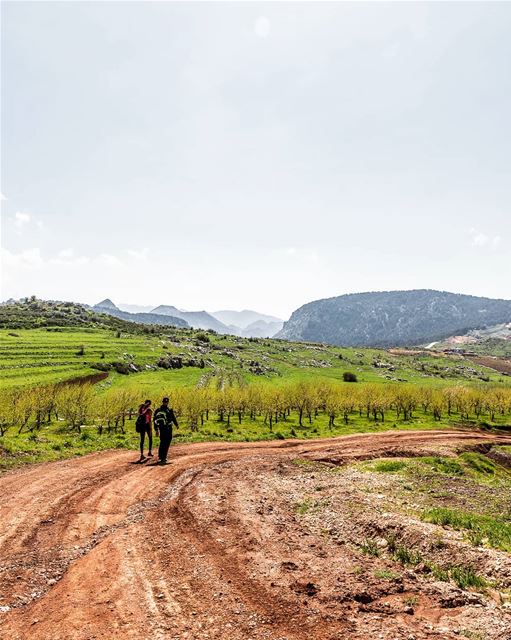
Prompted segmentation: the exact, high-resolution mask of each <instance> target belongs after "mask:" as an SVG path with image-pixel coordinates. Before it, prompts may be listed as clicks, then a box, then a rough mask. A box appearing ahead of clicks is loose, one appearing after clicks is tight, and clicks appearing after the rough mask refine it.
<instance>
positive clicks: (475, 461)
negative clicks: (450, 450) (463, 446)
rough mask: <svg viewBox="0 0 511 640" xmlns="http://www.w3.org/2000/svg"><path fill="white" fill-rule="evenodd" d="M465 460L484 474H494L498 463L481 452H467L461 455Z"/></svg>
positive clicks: (473, 469) (473, 468) (474, 469)
mask: <svg viewBox="0 0 511 640" xmlns="http://www.w3.org/2000/svg"><path fill="white" fill-rule="evenodd" d="M460 458H461V459H462V460H463V462H464V463H465V464H466V465H467V467H469V469H471V470H472V471H475V472H476V473H478V474H480V475H484V476H494V475H495V473H496V471H497V465H496V464H495V462H493V460H490V459H489V458H487V457H486V456H484V455H482V454H481V453H474V452H465V453H462V454H461V455H460Z"/></svg>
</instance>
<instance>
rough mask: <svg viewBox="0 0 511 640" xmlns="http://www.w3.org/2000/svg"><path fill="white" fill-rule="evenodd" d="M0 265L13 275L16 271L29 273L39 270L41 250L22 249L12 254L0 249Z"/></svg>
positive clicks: (41, 260) (41, 262) (41, 261)
mask: <svg viewBox="0 0 511 640" xmlns="http://www.w3.org/2000/svg"><path fill="white" fill-rule="evenodd" d="M1 255H2V265H3V266H4V267H5V268H6V270H10V271H11V272H12V273H13V274H15V273H16V271H18V270H23V271H27V270H28V271H30V270H36V269H40V268H41V266H42V265H43V259H42V257H41V250H40V249H38V248H33V249H24V250H23V251H20V252H19V253H12V252H11V251H9V250H8V249H2V254H1Z"/></svg>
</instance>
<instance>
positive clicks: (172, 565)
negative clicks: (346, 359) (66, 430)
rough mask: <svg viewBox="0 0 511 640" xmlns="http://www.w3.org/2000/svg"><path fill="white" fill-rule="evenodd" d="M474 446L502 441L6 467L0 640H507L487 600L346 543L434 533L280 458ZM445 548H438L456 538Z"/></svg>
mask: <svg viewBox="0 0 511 640" xmlns="http://www.w3.org/2000/svg"><path fill="white" fill-rule="evenodd" d="M485 443H488V444H495V443H500V444H510V443H511V439H510V438H507V439H506V438H505V437H498V436H493V435H489V434H484V433H478V432H477V433H474V432H468V431H427V432H391V433H379V434H367V435H360V436H348V437H344V438H335V439H331V440H317V441H284V442H280V443H275V442H266V443H246V444H234V443H233V444H224V445H222V444H218V443H208V444H195V445H181V446H176V447H174V448H173V449H172V463H171V464H170V465H168V466H167V467H158V466H148V465H145V466H140V465H135V464H131V463H132V461H133V457H134V454H131V453H129V452H120V451H110V452H106V453H101V454H94V455H91V456H87V457H84V458H80V459H75V460H68V461H64V462H58V463H52V464H45V465H38V466H34V467H32V468H29V469H23V470H20V471H15V472H10V473H7V474H5V475H3V476H2V477H1V478H0V495H1V503H0V637H1V638H2V639H3V638H5V639H7V638H9V639H13V640H21V639H23V640H26V639H27V638H33V639H41V640H43V639H44V640H51V639H59V640H60V639H66V640H78V639H79V640H92V639H93V638H94V639H98V638H104V639H112V638H121V637H122V638H176V639H177V638H179V639H182V638H193V639H195V638H197V639H199V638H200V639H202V638H218V639H220V638H222V639H223V638H230V639H234V640H238V639H239V640H242V639H243V640H245V639H247V638H251V639H253V640H259V639H274V640H278V639H289V640H291V639H293V640H302V639H303V640H305V639H307V640H310V639H311V638H318V639H323V638H324V639H332V640H333V639H336V638H338V639H340V638H343V639H348V638H352V639H362V638H369V637H374V638H381V639H385V640H387V639H388V640H390V639H391V638H392V639H395V638H399V639H401V638H402V639H405V638H406V639H409V640H411V639H412V638H414V639H415V640H421V639H423V638H433V637H436V638H454V637H460V634H462V633H464V632H465V631H467V633H468V632H469V631H470V630H471V629H476V630H475V631H474V632H473V633H479V631H478V629H481V628H482V629H483V630H484V633H486V634H487V636H481V637H488V638H506V637H509V638H511V614H510V613H509V609H506V607H505V606H502V602H498V601H497V600H496V598H495V597H492V594H491V593H490V594H486V595H484V594H481V593H476V592H471V591H466V590H461V589H459V588H457V587H455V586H454V585H453V584H452V583H447V582H437V581H435V580H433V579H432V578H431V576H430V575H426V574H425V575H424V577H422V576H421V575H418V574H417V571H411V570H408V569H405V568H403V570H402V571H399V572H394V573H396V575H394V574H393V572H392V571H391V569H392V567H391V566H390V564H389V562H390V561H389V560H385V559H383V558H380V557H372V556H368V555H366V554H363V553H361V552H360V549H359V548H358V546H357V545H358V543H360V539H361V537H362V536H364V535H369V534H371V535H372V534H373V533H375V532H376V533H379V534H380V537H382V539H383V536H384V533H385V531H386V530H387V529H388V528H389V527H390V529H392V527H394V529H396V531H400V532H404V535H414V536H415V537H416V539H417V540H418V541H419V542H421V540H422V541H424V540H427V538H428V535H429V533H428V529H427V527H428V526H429V527H433V526H434V525H426V524H424V523H423V524H421V525H419V524H418V523H416V522H413V521H408V520H407V519H406V518H405V517H404V516H402V515H398V514H394V513H392V509H391V508H390V509H389V508H388V505H387V506H386V507H385V509H383V508H382V506H381V504H380V503H379V502H378V500H376V502H375V499H374V496H375V495H376V498H377V497H378V493H375V492H374V491H371V490H368V489H367V487H366V488H364V486H363V483H361V481H360V477H358V476H356V474H355V475H349V474H348V475H345V474H338V475H337V476H336V477H334V476H333V475H332V474H331V475H330V476H328V477H323V476H322V474H323V473H324V472H323V471H321V470H320V471H318V472H317V473H316V472H315V471H314V469H312V470H311V469H310V468H309V469H307V472H306V473H305V472H304V470H303V468H302V467H301V465H299V464H298V465H297V464H293V461H296V459H297V458H300V459H301V460H306V461H307V460H309V461H320V462H321V461H322V462H323V463H325V462H327V463H328V464H335V465H338V464H345V463H348V462H352V461H355V460H358V459H366V458H371V457H380V456H396V455H400V454H402V453H403V452H406V453H407V454H411V455H417V454H419V453H421V452H427V453H431V452H438V451H443V452H447V453H449V452H452V451H455V450H459V449H460V448H463V447H466V446H472V445H474V444H485ZM325 473H326V472H325ZM317 474H319V476H321V478H319V479H318V477H316V476H317ZM318 487H319V488H318ZM324 491H326V494H325V496H323V497H322V495H323V492H324ZM314 492H316V494H317V496H318V498H317V502H318V504H319V505H320V506H321V505H325V506H326V507H327V508H326V511H325V513H324V516H323V517H324V519H325V520H324V522H326V523H327V525H325V524H324V522H323V520H321V519H319V518H316V517H315V512H316V511H319V509H314V508H312V509H310V508H309V507H308V506H307V508H304V509H302V510H301V511H302V512H303V513H302V514H301V513H300V504H301V503H303V501H304V500H308V499H309V498H308V497H307V496H309V495H310V494H311V493H312V494H313V495H314ZM304 496H305V497H304ZM322 500H323V501H324V502H321V501H322ZM307 504H309V503H307ZM297 505H298V507H297ZM302 516H303V517H302ZM414 527H415V528H416V531H415V530H414V529H413V528H414ZM414 531H415V533H414ZM449 544H450V545H451V547H450V551H448V553H450V554H451V553H455V551H456V549H457V547H456V545H457V544H458V545H459V544H461V542H459V541H457V540H456V539H453V540H452V541H450V542H449ZM448 549H449V547H448ZM458 551H459V550H458ZM442 553H444V551H442ZM474 553H475V552H474ZM478 553H479V552H478ZM508 559H509V556H508V555H507V554H503V553H502V552H500V555H499V553H498V552H494V551H491V550H481V551H480V557H479V556H474V555H473V554H472V556H470V558H469V561H470V562H472V563H474V562H475V563H479V565H480V566H481V567H482V570H483V571H486V573H487V574H491V573H492V572H493V571H500V572H501V574H502V575H501V577H504V579H505V576H506V575H507V574H506V571H507V569H506V567H507V564H506V563H507V562H508ZM389 567H390V568H389ZM474 621H476V622H477V624H475V623H474ZM470 632H472V631H470ZM506 634H507V635H506ZM473 637H476V636H473Z"/></svg>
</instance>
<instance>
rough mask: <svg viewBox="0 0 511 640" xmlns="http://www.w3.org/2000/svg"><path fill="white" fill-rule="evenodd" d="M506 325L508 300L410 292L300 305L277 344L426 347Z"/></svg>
mask: <svg viewBox="0 0 511 640" xmlns="http://www.w3.org/2000/svg"><path fill="white" fill-rule="evenodd" d="M509 322H511V300H495V299H491V298H482V297H477V296H468V295H463V294H456V293H448V292H445V291H434V290H430V289H414V290H411V291H381V292H368V293H352V294H347V295H342V296H337V297H334V298H327V299H324V300H316V301H314V302H309V303H308V304H305V305H303V306H302V307H300V308H299V309H297V310H296V311H294V312H293V314H292V315H291V317H290V319H289V320H288V321H287V322H285V323H284V326H283V328H282V330H281V331H279V333H277V334H276V336H275V337H276V338H284V339H287V340H296V341H311V342H327V343H330V344H336V345H344V346H375V347H389V346H402V345H426V344H429V343H431V342H434V341H438V340H443V339H445V338H448V337H449V336H454V335H463V334H465V333H467V332H468V331H470V330H474V329H483V328H486V327H491V326H493V325H498V324H502V323H509Z"/></svg>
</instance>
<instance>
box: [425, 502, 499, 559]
mask: <svg viewBox="0 0 511 640" xmlns="http://www.w3.org/2000/svg"><path fill="white" fill-rule="evenodd" d="M421 519H422V520H424V521H425V522H432V523H433V524H438V525H442V526H450V527H452V528H453V529H456V530H458V531H470V532H471V533H472V539H471V541H472V540H474V541H480V543H482V542H483V540H487V543H488V544H489V545H490V546H491V547H494V548H495V549H501V550H502V551H507V552H508V553H510V552H511V523H510V522H508V521H504V520H502V519H498V518H493V517H491V516H486V515H479V514H475V513H469V512H467V511H460V510H456V509H447V508H445V507H435V508H433V509H429V510H427V511H424V512H423V513H422V514H421Z"/></svg>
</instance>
